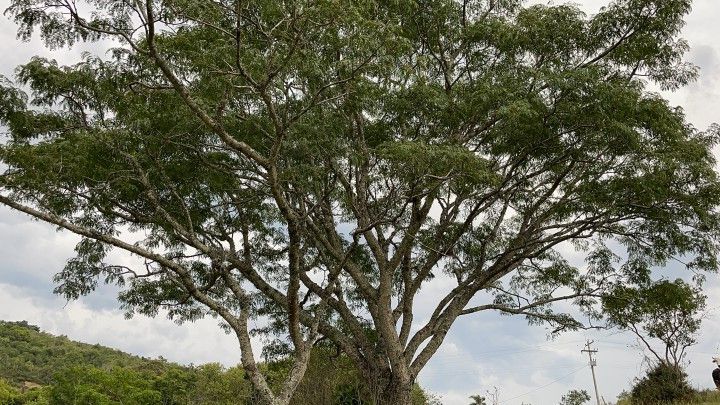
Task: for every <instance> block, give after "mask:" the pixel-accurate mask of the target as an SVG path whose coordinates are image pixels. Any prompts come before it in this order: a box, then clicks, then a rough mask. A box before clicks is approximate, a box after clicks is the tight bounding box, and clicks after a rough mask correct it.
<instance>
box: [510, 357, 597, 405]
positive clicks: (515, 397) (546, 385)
mask: <svg viewBox="0 0 720 405" xmlns="http://www.w3.org/2000/svg"><path fill="white" fill-rule="evenodd" d="M584 368H585V366H582V367H580V368H578V369H575V370H573V371H572V372H571V373H569V374H566V375H564V376H562V377H560V378H558V379H556V380H552V381H550V382H549V383H547V384H545V385H541V386H539V387H537V388H534V389H532V390H530V391H528V392H524V393H522V394H520V395H517V396H514V397H512V398H508V399H506V400H503V401H500V403H501V404H504V403H506V402H508V401H512V400H513V399H518V398H520V397H524V396H525V395H528V394H532V393H533V392H535V391H539V390H541V389H543V388H546V387H549V386H551V385H553V384H555V383H556V382H558V381H561V380H564V379H566V378H568V377H570V376H571V375H573V374H576V373H577V372H579V371H580V370H583V369H584Z"/></svg>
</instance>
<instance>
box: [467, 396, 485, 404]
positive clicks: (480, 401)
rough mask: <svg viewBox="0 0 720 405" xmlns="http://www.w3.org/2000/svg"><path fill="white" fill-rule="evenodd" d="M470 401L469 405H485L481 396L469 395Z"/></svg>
mask: <svg viewBox="0 0 720 405" xmlns="http://www.w3.org/2000/svg"><path fill="white" fill-rule="evenodd" d="M470 399H472V402H471V403H470V405H487V401H486V400H485V397H483V396H481V395H470Z"/></svg>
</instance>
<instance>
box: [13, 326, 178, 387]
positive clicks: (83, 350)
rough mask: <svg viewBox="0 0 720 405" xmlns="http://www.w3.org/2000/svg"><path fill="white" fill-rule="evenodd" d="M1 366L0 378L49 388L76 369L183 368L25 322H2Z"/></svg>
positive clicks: (19, 383) (153, 370) (160, 371)
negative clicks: (57, 378)
mask: <svg viewBox="0 0 720 405" xmlns="http://www.w3.org/2000/svg"><path fill="white" fill-rule="evenodd" d="M0 364H2V367H0V378H2V379H4V380H5V381H7V382H9V383H10V384H12V385H15V386H20V385H21V384H22V383H23V382H26V381H27V382H33V383H37V384H40V385H48V384H50V383H51V382H52V379H53V375H54V374H55V373H56V372H57V371H58V370H64V369H68V368H70V367H76V366H86V367H97V368H101V369H112V368H116V367H123V368H130V369H133V370H138V371H142V370H144V371H149V372H154V373H156V374H157V373H162V372H164V371H165V370H166V369H168V367H170V366H172V367H180V366H178V365H172V364H169V363H167V362H165V361H163V360H151V359H146V358H142V357H138V356H133V355H131V354H127V353H124V352H121V351H119V350H115V349H111V348H108V347H105V346H101V345H97V344H96V345H90V344H86V343H80V342H75V341H72V340H70V339H68V338H67V337H65V336H54V335H51V334H49V333H45V332H41V331H40V328H38V327H37V326H34V325H30V324H28V323H27V322H25V321H22V322H5V321H0Z"/></svg>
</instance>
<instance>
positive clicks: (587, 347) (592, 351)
mask: <svg viewBox="0 0 720 405" xmlns="http://www.w3.org/2000/svg"><path fill="white" fill-rule="evenodd" d="M591 344H593V341H592V340H588V341H587V342H586V343H585V349H583V350H580V352H587V354H588V358H589V359H590V371H592V376H593V385H594V386H595V399H596V400H597V405H601V404H600V394H598V389H597V380H596V379H595V366H596V365H597V363H596V362H595V359H594V358H593V354H595V353H597V352H598V351H597V350H596V349H591V348H590V345H591Z"/></svg>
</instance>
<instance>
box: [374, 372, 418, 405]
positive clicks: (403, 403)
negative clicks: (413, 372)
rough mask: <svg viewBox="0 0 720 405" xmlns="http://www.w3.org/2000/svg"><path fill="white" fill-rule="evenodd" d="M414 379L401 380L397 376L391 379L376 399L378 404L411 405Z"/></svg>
mask: <svg viewBox="0 0 720 405" xmlns="http://www.w3.org/2000/svg"><path fill="white" fill-rule="evenodd" d="M412 388H413V381H412V380H406V381H400V380H399V379H397V378H393V379H391V380H390V382H389V384H388V385H387V386H386V387H385V388H384V389H383V390H382V392H381V394H380V396H379V397H378V398H377V399H376V403H377V405H411V404H412Z"/></svg>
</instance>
